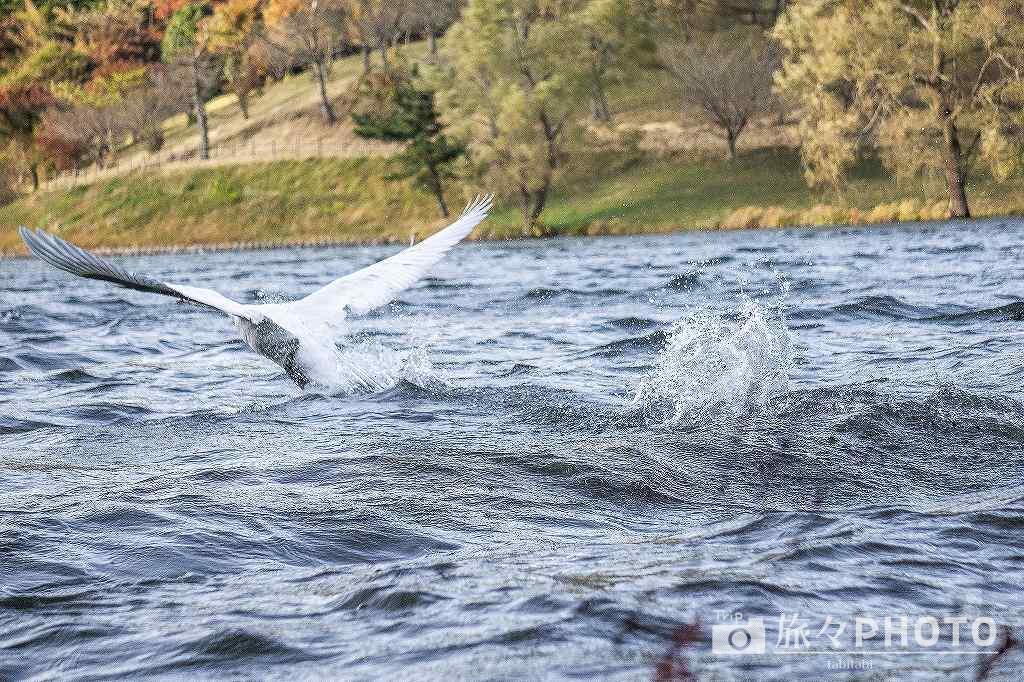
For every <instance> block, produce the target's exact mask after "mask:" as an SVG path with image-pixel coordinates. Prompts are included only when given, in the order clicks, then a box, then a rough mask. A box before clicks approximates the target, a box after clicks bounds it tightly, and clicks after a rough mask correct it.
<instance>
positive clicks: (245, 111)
mask: <svg viewBox="0 0 1024 682" xmlns="http://www.w3.org/2000/svg"><path fill="white" fill-rule="evenodd" d="M235 96H236V97H238V109H239V111H241V112H242V120H243V121H248V120H249V95H248V94H246V93H244V92H238V93H236V94H235Z"/></svg>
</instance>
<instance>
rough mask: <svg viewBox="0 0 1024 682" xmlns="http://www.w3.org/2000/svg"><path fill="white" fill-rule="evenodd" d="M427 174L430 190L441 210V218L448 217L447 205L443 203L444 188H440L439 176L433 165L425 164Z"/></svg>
mask: <svg viewBox="0 0 1024 682" xmlns="http://www.w3.org/2000/svg"><path fill="white" fill-rule="evenodd" d="M427 172H429V173H430V189H431V190H432V191H433V192H434V197H435V198H436V199H437V207H438V208H440V209H441V217H442V218H447V217H448V204H446V203H445V202H444V188H443V187H442V186H441V174H440V173H438V172H437V167H435V166H434V164H433V163H429V162H428V164H427Z"/></svg>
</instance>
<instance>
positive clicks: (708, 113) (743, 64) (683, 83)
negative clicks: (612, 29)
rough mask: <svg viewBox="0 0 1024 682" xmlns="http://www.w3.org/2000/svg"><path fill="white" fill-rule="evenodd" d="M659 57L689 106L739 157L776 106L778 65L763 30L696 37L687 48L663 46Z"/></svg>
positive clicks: (773, 50)
mask: <svg viewBox="0 0 1024 682" xmlns="http://www.w3.org/2000/svg"><path fill="white" fill-rule="evenodd" d="M659 55H660V57H661V60H662V63H663V64H664V65H665V68H666V69H667V70H668V71H669V73H671V74H672V75H673V76H674V77H675V78H676V80H677V81H678V82H679V86H680V94H681V96H682V101H683V103H684V104H685V105H686V107H688V108H690V109H692V110H694V111H697V112H699V114H700V115H701V116H703V117H704V118H705V119H706V120H707V121H708V123H710V124H711V125H713V126H714V127H715V128H716V129H718V130H719V131H720V133H721V135H722V138H723V139H724V140H725V143H726V145H727V147H728V149H729V158H730V159H735V158H736V145H737V143H738V142H739V138H740V136H741V135H742V134H743V132H744V131H745V130H746V129H747V126H748V125H749V124H750V123H751V121H753V120H754V119H755V118H757V117H758V116H761V115H763V114H766V113H768V112H769V111H770V110H771V109H772V107H773V105H774V103H775V98H774V96H773V94H772V76H773V74H774V72H775V69H776V68H777V65H778V59H777V57H776V51H775V49H774V46H773V45H772V44H771V43H769V42H768V41H766V40H765V39H764V38H763V37H761V35H760V32H759V31H750V30H733V31H729V32H718V33H698V34H695V35H694V36H693V37H692V38H691V40H690V41H688V42H685V43H674V44H672V43H669V44H663V45H662V46H661V48H660V49H659Z"/></svg>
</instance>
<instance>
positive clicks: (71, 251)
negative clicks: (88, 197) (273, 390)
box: [18, 227, 263, 323]
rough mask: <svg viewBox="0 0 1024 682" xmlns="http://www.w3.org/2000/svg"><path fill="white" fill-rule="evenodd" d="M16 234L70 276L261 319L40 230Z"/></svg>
mask: <svg viewBox="0 0 1024 682" xmlns="http://www.w3.org/2000/svg"><path fill="white" fill-rule="evenodd" d="M18 232H19V233H20V234H21V238H22V239H23V240H24V241H25V245H26V246H28V250H29V251H31V252H32V254H33V255H35V256H36V257H38V258H40V259H42V260H44V261H46V262H47V263H49V264H50V265H52V266H53V267H55V268H57V269H59V270H63V271H64V272H70V273H71V274H72V275H78V276H79V277H86V278H88V279H98V280H102V281H104V282H112V283H113V284H117V285H118V286H122V287H128V288H129V289H135V290H137V291H147V292H149V293H153V294H163V295H164V296H174V297H175V298H178V299H180V300H182V301H188V302H190V303H198V304H200V305H204V306H206V307H208V308H213V309H215V310H220V311H221V312H224V313H227V314H228V315H234V316H236V317H241V318H244V319H247V320H249V321H251V322H254V323H259V322H260V321H262V320H263V315H261V314H259V313H257V312H255V311H254V310H253V308H252V306H246V305H243V304H241V303H239V302H237V301H232V300H231V299H230V298H227V297H225V296H221V295H220V294H218V293H217V292H216V291H212V290H210V289H202V288H199V287H190V286H185V285H183V284H169V283H167V282H161V281H159V280H155V279H153V278H151V277H147V276H145V275H140V274H137V273H134V272H130V271H128V270H125V269H124V268H122V267H120V266H118V265H115V264H113V263H111V262H109V261H105V260H103V259H102V258H100V257H99V256H97V255H95V254H92V253H89V252H88V251H86V250H85V249H81V248H79V247H77V246H75V245H74V244H71V243H69V242H66V241H64V240H63V239H61V238H60V237H55V236H53V235H52V234H49V233H47V232H44V231H42V230H36V231H35V232H32V231H30V230H29V229H27V228H25V227H21V228H19V229H18Z"/></svg>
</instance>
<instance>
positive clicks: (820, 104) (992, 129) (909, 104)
mask: <svg viewBox="0 0 1024 682" xmlns="http://www.w3.org/2000/svg"><path fill="white" fill-rule="evenodd" d="M1022 18H1024V5H1022V3H1021V2H1020V0H912V1H911V0H905V1H902V2H892V1H890V0H856V1H854V0H845V1H841V2H837V1H836V0H828V1H826V0H803V1H796V2H792V3H791V6H790V8H789V10H788V11H787V13H786V14H785V15H784V16H783V18H782V20H781V21H780V23H779V24H778V26H777V27H776V29H775V32H774V34H775V36H776V37H777V38H778V40H779V41H780V42H781V43H782V45H783V46H784V48H785V50H786V56H785V59H784V62H783V68H782V72H781V74H780V76H779V78H778V87H779V90H780V91H781V92H782V93H783V94H784V95H785V96H787V97H789V98H791V99H792V100H793V101H794V102H796V103H797V104H798V106H800V108H801V109H802V117H801V121H800V136H801V141H802V147H801V154H802V157H803V162H804V166H805V169H806V176H807V179H808V181H809V182H810V183H811V184H821V183H831V184H838V183H839V182H841V180H842V179H843V177H844V175H845V173H846V171H847V170H848V169H849V168H850V167H851V166H852V165H853V163H854V161H855V160H856V158H857V157H858V156H859V155H861V154H863V153H864V152H865V151H868V150H871V149H876V150H878V152H879V154H880V155H881V157H882V160H883V161H884V162H885V163H886V164H887V166H888V167H890V168H891V169H892V170H893V171H894V172H895V173H896V174H897V175H898V176H913V175H916V176H921V175H924V176H927V175H931V174H936V175H939V176H941V177H943V178H944V182H945V185H946V187H947V191H948V195H949V215H950V217H953V218H966V217H969V216H970V207H969V204H968V197H967V191H966V178H967V173H968V171H969V168H970V165H971V161H972V159H973V158H975V156H976V155H979V154H980V156H981V157H983V158H984V159H985V160H986V161H987V162H988V163H989V165H990V167H991V168H992V169H993V172H994V174H995V175H997V176H1000V175H1006V174H1008V173H1010V172H1014V171H1015V170H1017V168H1018V166H1019V165H1020V159H1021V152H1022V149H1021V146H1022V145H1021V134H1020V133H1021V130H1022V123H1024V121H1022V120H1021V111H1022V109H1024V82H1022V80H1021V76H1020V74H1021V73H1024V71H1022V67H1024V23H1022Z"/></svg>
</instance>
